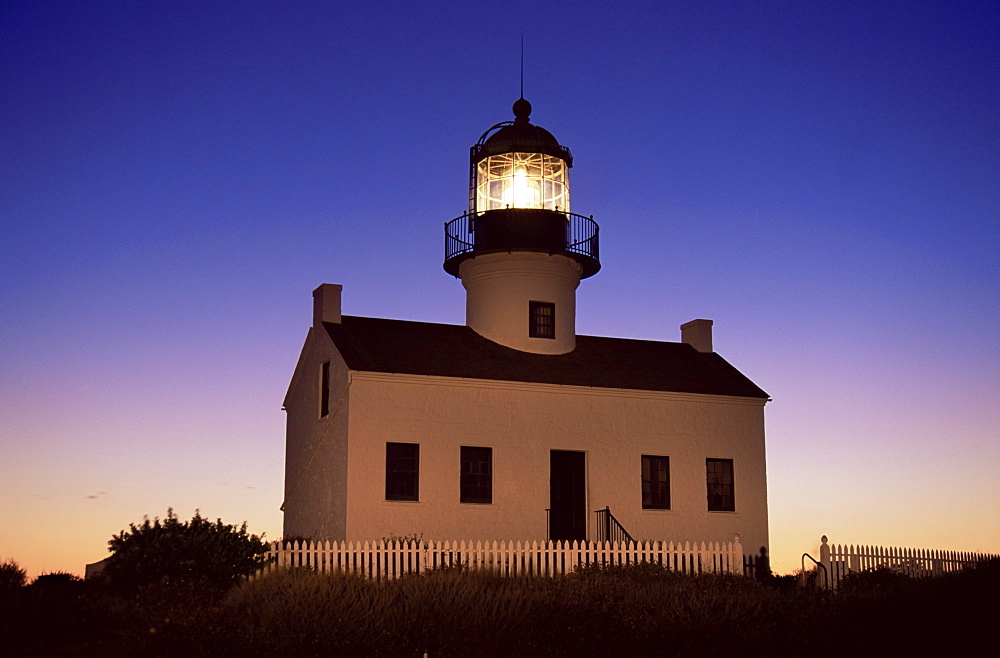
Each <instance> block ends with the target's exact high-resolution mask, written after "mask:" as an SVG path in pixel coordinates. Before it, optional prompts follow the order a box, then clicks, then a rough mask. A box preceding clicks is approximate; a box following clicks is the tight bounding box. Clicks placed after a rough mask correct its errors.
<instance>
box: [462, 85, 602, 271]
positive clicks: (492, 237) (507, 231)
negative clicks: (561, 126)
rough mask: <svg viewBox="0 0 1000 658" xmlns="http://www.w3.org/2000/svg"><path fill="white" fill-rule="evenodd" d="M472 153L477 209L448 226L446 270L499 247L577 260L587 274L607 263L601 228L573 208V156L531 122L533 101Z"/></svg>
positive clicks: (520, 105)
mask: <svg viewBox="0 0 1000 658" xmlns="http://www.w3.org/2000/svg"><path fill="white" fill-rule="evenodd" d="M513 111H514V120H513V121H502V122H500V123H498V124H496V125H494V126H492V127H491V128H490V129H489V130H487V131H486V132H485V133H483V135H482V136H481V137H480V138H479V141H478V142H477V143H476V144H475V145H473V146H472V148H471V151H470V163H469V164H470V167H469V211H468V212H467V213H465V214H464V215H462V216H461V217H457V218H455V219H453V220H452V221H450V222H448V223H447V224H445V262H444V269H445V271H447V272H448V273H449V274H452V275H454V276H459V266H460V265H461V263H462V262H463V261H465V260H467V259H469V258H473V257H476V256H478V255H481V254H487V253H495V252H500V251H504V252H515V251H516V252H524V251H527V252H546V253H549V254H562V255H565V256H568V257H570V258H572V259H573V260H574V261H576V262H577V263H578V264H579V265H580V267H581V270H582V272H581V278H586V277H588V276H592V275H594V274H596V273H597V271H598V270H599V269H600V267H601V265H600V260H599V255H598V239H597V238H598V226H597V223H596V222H594V220H593V217H585V216H583V215H575V214H573V213H571V212H570V186H569V169H570V167H572V166H573V155H572V154H571V153H570V151H569V149H568V148H566V147H565V146H562V145H560V144H559V142H558V141H557V140H556V138H555V137H554V136H553V135H552V133H550V132H549V131H548V130H546V129H544V128H542V127H541V126H536V125H534V124H532V123H531V121H530V120H529V115H530V114H531V103H529V102H528V101H526V100H525V99H523V98H520V99H518V100H517V101H516V102H515V103H514V106H513Z"/></svg>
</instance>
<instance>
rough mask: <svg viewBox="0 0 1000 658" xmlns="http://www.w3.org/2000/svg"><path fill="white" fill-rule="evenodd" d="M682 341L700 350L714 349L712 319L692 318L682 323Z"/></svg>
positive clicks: (708, 350) (709, 350)
mask: <svg viewBox="0 0 1000 658" xmlns="http://www.w3.org/2000/svg"><path fill="white" fill-rule="evenodd" d="M681 342H682V343H687V344H688V345H690V346H691V347H693V348H695V349H696V350H698V351H699V352H711V351H712V321H711V320H691V321H690V322H685V323H684V324H682V325H681Z"/></svg>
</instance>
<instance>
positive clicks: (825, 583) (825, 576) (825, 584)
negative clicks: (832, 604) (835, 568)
mask: <svg viewBox="0 0 1000 658" xmlns="http://www.w3.org/2000/svg"><path fill="white" fill-rule="evenodd" d="M806 558H809V559H810V560H812V563H813V564H815V565H816V566H817V567H819V568H820V569H822V570H823V589H826V590H828V589H830V572H829V571H827V570H826V565H825V564H823V563H822V562H817V561H816V558H814V557H813V556H812V555H809V554H808V553H803V554H802V572H803V573H805V570H806Z"/></svg>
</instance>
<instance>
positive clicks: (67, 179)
mask: <svg viewBox="0 0 1000 658" xmlns="http://www.w3.org/2000/svg"><path fill="white" fill-rule="evenodd" d="M423 4H424V3H412V2H381V3H378V4H370V3H346V2H315V3H311V2H301V3H266V2H238V3H237V2H233V3H224V2H211V3H194V2H191V3H188V2H170V3H139V2H109V3H101V2H87V3H75V2H45V3H38V2H5V3H3V4H2V5H0V71H2V82H3V84H2V89H3V92H2V93H0V282H2V285H0V561H2V560H5V559H7V558H13V559H15V560H17V561H18V562H19V563H20V564H21V565H22V566H24V567H26V568H27V569H28V570H29V572H30V573H29V575H31V576H35V575H38V574H39V573H42V572H48V571H58V570H65V571H71V572H75V573H82V571H83V567H84V564H85V563H87V562H94V561H97V560H100V559H102V558H103V557H105V556H106V555H107V541H108V539H110V537H111V536H112V535H113V534H115V533H117V532H118V531H120V530H121V529H123V528H124V527H126V526H127V524H128V523H129V522H137V521H140V520H141V519H142V517H143V515H147V514H148V515H150V516H154V515H159V516H163V515H164V514H165V513H166V510H167V508H168V507H173V508H174V509H175V511H176V512H177V513H178V515H179V516H181V517H182V518H190V517H191V515H192V514H193V513H194V511H195V509H196V508H197V509H200V510H201V513H202V515H203V516H206V517H209V518H213V519H214V518H215V517H222V519H223V520H224V521H226V522H230V523H238V522H241V521H243V520H247V521H248V522H249V529H250V530H251V531H252V532H255V533H262V532H263V533H266V537H267V538H270V539H276V538H278V537H280V535H281V513H280V512H279V510H278V506H279V505H280V504H281V499H282V479H283V460H284V413H283V412H282V411H281V402H282V398H283V396H284V392H285V387H286V386H287V384H288V382H289V379H290V377H291V374H292V369H293V367H294V365H295V361H296V358H297V356H298V351H299V349H300V347H301V345H302V341H303V339H304V338H305V333H306V329H307V327H308V324H309V322H310V321H311V297H310V293H311V291H312V289H313V288H315V287H316V286H317V285H318V284H320V283H322V282H331V283H341V284H343V285H344V293H343V297H344V312H345V313H347V314H351V315H370V316H376V317H387V318H399V319H408V320H422V321H430V322H445V323H455V324H461V323H463V322H464V301H465V296H464V291H463V289H462V286H461V284H460V282H459V281H458V280H456V279H454V278H453V277H451V276H449V275H447V274H446V273H445V272H444V271H443V270H442V268H441V261H442V259H443V232H442V225H443V223H444V222H445V221H447V220H449V219H452V218H453V217H456V216H458V215H459V214H461V213H462V211H463V210H464V209H465V207H466V204H467V198H468V196H467V195H468V148H469V146H470V145H472V144H473V143H474V142H475V141H476V140H477V139H478V138H479V135H480V134H481V133H482V132H483V131H484V130H486V129H487V128H488V127H490V126H491V125H493V124H494V123H496V122H498V121H503V120H507V119H511V118H512V115H511V110H510V106H511V103H512V102H513V101H514V100H515V99H516V98H517V96H518V92H519V57H520V39H521V35H522V34H523V35H524V44H525V46H524V50H525V66H524V92H525V97H526V98H527V99H528V100H529V101H530V102H531V103H532V105H533V106H534V111H533V113H532V120H533V122H535V123H537V124H539V125H541V126H543V127H545V128H547V129H548V130H550V131H552V132H553V134H555V136H556V137H557V138H558V139H559V141H560V142H561V143H562V144H565V145H567V146H569V147H570V149H572V151H573V154H574V157H575V163H574V164H575V166H574V168H573V169H572V172H571V176H572V178H571V185H572V194H573V200H572V209H573V211H574V212H577V213H581V214H585V215H591V214H593V216H594V218H595V219H596V220H597V222H598V223H599V224H600V226H601V243H602V244H601V257H602V263H603V269H602V271H601V272H600V273H599V274H598V275H596V276H595V277H593V278H591V279H587V280H585V281H583V283H582V284H581V286H580V288H579V291H578V320H577V329H578V332H579V333H583V334H592V335H605V336H619V337H633V338H644V339H654V340H672V341H673V340H679V335H680V332H679V329H678V326H679V325H680V324H681V323H683V322H686V321H688V320H691V319H693V318H701V317H704V318H711V319H713V320H714V321H715V347H716V350H717V351H718V352H719V353H720V354H722V355H723V356H724V357H725V358H726V359H727V360H729V361H730V362H731V363H733V364H734V365H735V366H736V367H738V368H740V369H741V370H742V371H743V372H744V373H746V374H747V375H748V376H749V377H750V378H751V379H753V380H754V381H755V382H757V383H758V384H759V385H760V386H761V387H762V388H763V389H764V390H766V391H767V392H768V393H769V394H770V395H771V396H772V397H773V402H771V403H769V404H768V405H767V408H766V419H767V454H768V479H769V481H768V490H769V505H770V520H771V553H772V556H773V563H774V566H775V569H776V570H778V571H780V572H790V571H792V570H793V569H795V568H797V567H798V566H799V559H800V556H801V554H802V553H803V552H813V551H815V549H816V546H817V545H818V542H819V538H820V536H821V535H823V534H827V535H829V536H830V539H831V541H832V542H837V543H852V544H857V543H862V544H880V545H891V546H909V547H915V548H937V549H952V550H968V551H989V552H1000V478H998V476H997V473H998V470H1000V411H998V410H1000V374H998V373H1000V349H998V348H1000V322H998V320H1000V252H998V237H1000V235H998V233H1000V231H998V226H1000V221H998V220H1000V148H998V144H1000V120H998V116H1000V112H998V110H1000V64H998V63H1000V4H998V3H996V2H992V1H969V2H951V1H948V2H922V1H913V2H835V3H812V2H796V1H791V2H763V3H758V2H754V3H749V2H713V1H706V2H696V3H692V2H656V3H652V2H650V3H642V2H638V3H600V2H579V1H578V2H521V1H518V0H512V1H509V2H502V3H500V2H480V3H467V2H462V3H457V2H456V3H433V4H431V3H427V6H420V5H423ZM737 504H738V501H737ZM707 539H708V538H707ZM713 539H714V538H713ZM720 539H725V538H720Z"/></svg>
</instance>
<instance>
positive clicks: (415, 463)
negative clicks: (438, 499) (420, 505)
mask: <svg viewBox="0 0 1000 658" xmlns="http://www.w3.org/2000/svg"><path fill="white" fill-rule="evenodd" d="M410 451H412V454H404V453H407V452H410ZM401 461H403V462H405V461H412V468H406V466H407V464H401V463H400V462H401ZM385 499H386V500H392V501H405V502H417V501H419V500H420V444H419V443H401V442H395V441H388V442H386V444H385Z"/></svg>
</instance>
